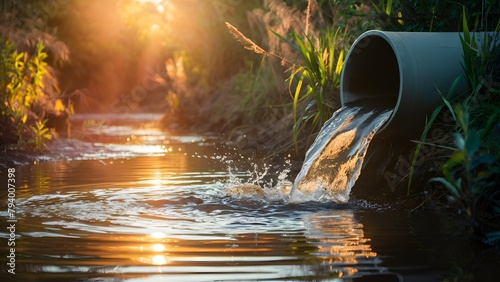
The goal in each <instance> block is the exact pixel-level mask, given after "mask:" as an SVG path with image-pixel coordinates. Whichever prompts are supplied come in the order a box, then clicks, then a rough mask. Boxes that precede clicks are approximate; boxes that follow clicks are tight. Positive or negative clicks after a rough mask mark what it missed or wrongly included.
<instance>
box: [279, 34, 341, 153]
mask: <svg viewBox="0 0 500 282" xmlns="http://www.w3.org/2000/svg"><path fill="white" fill-rule="evenodd" d="M339 30H340V29H337V30H336V31H333V30H332V29H330V28H327V29H326V30H323V31H322V33H321V34H320V36H319V38H318V43H314V42H313V40H312V39H311V38H310V37H309V36H307V35H306V34H304V36H303V38H302V37H301V36H300V35H299V34H297V33H295V32H292V34H291V40H290V39H287V38H285V37H283V36H281V35H279V34H277V33H275V32H273V33H274V34H275V35H276V36H278V37H279V38H280V39H281V40H283V41H284V42H286V43H288V44H289V45H290V46H292V47H293V48H294V49H295V50H297V51H298V52H299V54H301V56H302V60H301V64H300V65H298V66H294V67H293V69H292V73H291V75H290V78H289V87H290V89H291V94H292V98H293V122H294V126H293V136H294V140H295V145H296V150H298V147H297V141H298V136H299V134H300V133H301V131H302V130H304V129H306V128H307V129H308V130H310V131H309V134H311V133H314V132H317V131H319V129H320V128H321V126H323V124H324V123H325V121H327V120H328V119H329V118H330V117H331V115H332V113H333V112H334V111H335V110H336V109H338V108H339V107H340V104H339V99H338V95H335V93H336V92H337V91H336V90H337V88H338V86H339V85H340V72H341V70H342V65H343V59H344V50H342V49H341V48H338V47H337V44H336V42H337V36H338V33H339ZM339 49H340V50H339ZM300 104H304V105H306V106H305V107H301V106H299V105H300Z"/></svg>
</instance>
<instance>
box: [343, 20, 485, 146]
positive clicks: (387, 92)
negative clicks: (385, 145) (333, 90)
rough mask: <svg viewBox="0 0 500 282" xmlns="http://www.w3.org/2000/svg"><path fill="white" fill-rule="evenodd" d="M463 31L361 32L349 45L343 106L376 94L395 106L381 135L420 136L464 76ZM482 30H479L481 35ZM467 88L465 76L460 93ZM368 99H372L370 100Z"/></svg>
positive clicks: (481, 36)
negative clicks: (426, 122) (461, 36)
mask: <svg viewBox="0 0 500 282" xmlns="http://www.w3.org/2000/svg"><path fill="white" fill-rule="evenodd" d="M459 35H460V33H457V32H454V33H452V32H449V33H448V32H445V33H441V32H440V33H431V32H386V31H376V30H371V31H367V32H365V33H363V34H362V35H361V36H360V37H359V38H357V39H356V41H355V42H354V43H353V45H352V46H351V49H350V50H349V52H348V54H347V56H346V60H345V65H344V69H343V72H342V75H341V79H340V99H341V103H342V105H345V104H347V103H350V102H354V101H356V100H360V99H363V98H377V99H372V100H379V102H385V103H387V104H388V106H389V107H391V108H393V109H394V110H393V113H392V115H391V117H390V118H389V120H388V121H387V123H386V124H385V125H384V126H383V127H382V129H381V130H380V131H379V133H378V135H382V136H391V138H394V137H404V138H408V137H411V138H415V137H418V136H419V135H420V134H421V132H422V129H423V128H424V126H425V120H426V115H429V114H430V113H431V112H432V111H433V109H434V108H435V107H436V106H437V105H439V104H440V103H442V98H441V96H440V94H439V93H441V94H442V95H446V94H447V93H448V91H449V89H450V87H451V85H452V84H453V81H454V80H455V79H456V78H457V77H459V76H462V75H464V69H463V66H462V62H463V50H462V45H461V42H460V37H459ZM483 36H484V34H482V33H477V34H476V37H477V38H480V39H482V38H483ZM467 89H468V85H467V82H466V78H465V76H463V77H462V79H461V81H460V83H459V84H458V86H457V88H456V92H457V93H459V92H464V91H466V90H467ZM367 103H370V102H369V100H368V101H367Z"/></svg>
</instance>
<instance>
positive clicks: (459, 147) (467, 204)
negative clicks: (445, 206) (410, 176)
mask: <svg viewBox="0 0 500 282" xmlns="http://www.w3.org/2000/svg"><path fill="white" fill-rule="evenodd" d="M450 111H452V112H453V113H454V116H455V122H456V123H457V125H459V129H460V130H459V131H457V132H455V134H454V144H455V148H454V149H453V152H452V154H451V157H450V158H449V159H448V160H447V161H446V162H445V163H444V164H443V166H442V173H443V176H442V177H435V178H432V179H431V181H436V182H439V183H441V184H442V185H443V186H444V187H445V188H446V189H447V190H448V192H449V199H450V200H451V201H452V202H454V203H456V204H458V206H459V208H460V209H462V210H463V211H464V212H465V214H466V215H467V217H468V219H469V221H470V223H471V225H472V227H473V228H474V229H475V231H476V232H477V233H478V234H480V235H484V234H487V233H489V232H491V231H490V230H489V229H488V227H490V226H489V225H492V224H493V223H494V224H495V225H497V226H494V227H496V228H500V221H499V219H500V197H499V194H498V191H497V184H498V177H499V175H500V161H499V158H498V157H499V156H498V154H497V155H495V153H493V152H491V151H489V150H488V148H484V147H483V146H481V144H482V143H483V140H482V138H481V136H484V134H483V132H482V131H483V130H484V129H482V130H478V129H474V128H470V125H471V121H470V112H469V109H468V108H467V106H465V105H463V104H457V105H456V106H455V107H454V108H453V109H450ZM497 147H498V146H497ZM490 149H492V148H490ZM496 149H499V148H496ZM484 229H485V230H484Z"/></svg>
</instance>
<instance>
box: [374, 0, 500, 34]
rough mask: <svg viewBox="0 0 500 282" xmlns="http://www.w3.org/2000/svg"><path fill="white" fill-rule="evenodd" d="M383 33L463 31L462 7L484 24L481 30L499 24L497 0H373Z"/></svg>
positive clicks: (499, 10)
mask: <svg viewBox="0 0 500 282" xmlns="http://www.w3.org/2000/svg"><path fill="white" fill-rule="evenodd" d="M370 2H371V4H372V7H373V8H374V9H375V10H376V11H377V13H378V16H379V18H380V20H381V25H382V28H383V29H384V30H396V31H431V32H432V31H452V32H453V31H457V30H459V29H460V28H461V21H460V17H461V14H462V7H465V8H466V9H467V10H468V11H470V12H469V16H470V17H472V18H474V19H476V20H481V21H483V23H481V24H480V28H481V29H482V30H486V29H487V23H494V24H496V22H497V21H498V17H499V15H500V5H498V0H482V1H450V0H405V1H401V0H399V1H391V0H388V1H385V0H378V1H376V0H372V1H370Z"/></svg>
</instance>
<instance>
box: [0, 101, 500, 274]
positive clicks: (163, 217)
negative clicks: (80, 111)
mask: <svg viewBox="0 0 500 282" xmlns="http://www.w3.org/2000/svg"><path fill="white" fill-rule="evenodd" d="M341 113H342V114H341ZM341 113H337V114H336V117H334V118H332V119H331V120H330V121H329V122H328V124H327V125H326V126H325V128H326V129H324V130H323V131H322V133H321V134H320V137H319V138H318V141H317V142H316V143H315V145H314V146H313V147H312V148H311V150H309V152H308V159H307V161H306V164H305V165H304V168H305V169H303V171H302V172H301V174H300V175H299V177H298V178H297V181H295V186H296V187H295V188H294V189H295V190H294V193H296V194H294V193H292V196H293V197H295V199H298V200H297V201H289V191H290V186H291V180H292V179H290V176H289V175H288V173H289V171H290V163H289V162H288V160H286V159H284V160H283V164H282V165H279V166H276V165H269V164H266V163H264V162H259V161H258V160H259V156H256V155H254V154H245V153H243V152H238V150H236V149H234V148H231V147H230V146H226V145H224V144H220V143H218V142H217V138H216V137H215V136H213V135H210V134H204V135H199V134H192V133H189V132H173V131H165V130H162V129H159V128H158V127H156V126H155V124H154V123H151V122H150V121H151V120H152V119H156V118H158V117H154V116H144V115H131V116H128V117H123V116H119V115H95V116H94V115H87V116H80V117H76V118H78V119H79V120H77V121H80V124H81V125H80V128H79V130H78V128H75V130H74V132H73V133H74V135H75V136H77V135H78V136H79V139H80V140H64V139H60V140H57V141H56V142H55V143H52V144H51V145H50V147H49V151H48V153H46V154H45V155H41V156H36V157H34V156H32V157H24V158H23V159H22V161H19V162H16V161H15V159H9V158H11V156H9V155H2V159H3V161H2V163H3V165H4V166H6V167H5V168H2V170H1V173H0V181H1V183H7V178H8V177H7V169H8V168H10V169H15V176H14V178H15V184H16V190H15V195H14V197H15V209H14V210H10V211H9V210H8V203H9V201H8V197H10V196H8V195H7V190H6V189H2V191H1V192H2V193H1V194H0V210H1V212H0V217H1V218H2V220H0V241H1V254H0V255H1V259H0V260H1V265H0V281H2V282H3V281H22V282H29V281H50V282H54V281H104V282H107V281H110V282H111V281H112V282H115V281H144V282H149V281H357V280H359V281H442V280H443V279H445V278H447V277H448V278H451V280H453V278H456V277H457V275H458V280H460V278H463V277H465V276H466V275H468V276H467V277H469V276H470V275H473V277H474V278H475V279H476V281H481V280H482V281H488V279H493V278H496V277H498V273H495V269H496V268H493V267H491V264H492V263H493V264H495V263H498V260H494V259H491V258H488V259H485V256H484V255H483V254H482V253H481V251H480V250H481V248H480V246H478V245H476V244H474V243H471V242H470V241H468V240H467V239H464V238H463V237H460V236H457V235H456V234H455V233H454V232H453V230H456V228H457V225H453V223H452V222H449V221H446V220H442V218H443V217H440V216H435V213H434V212H433V211H432V210H426V209H420V210H418V211H414V212H410V211H406V210H398V209H395V208H393V207H392V205H391V204H390V203H384V202H383V201H382V202H377V201H368V200H365V199H359V198H356V197H353V196H352V195H350V199H349V201H347V202H346V200H347V197H349V194H350V193H349V189H346V188H345V187H347V186H348V185H349V186H350V185H351V184H352V182H353V181H355V178H356V177H355V176H356V175H357V174H358V173H359V168H360V166H361V165H362V164H361V161H362V159H363V156H364V154H365V153H364V152H365V150H366V147H367V146H368V143H369V142H370V138H371V136H372V135H373V133H374V132H375V131H376V129H377V128H378V127H380V125H381V124H382V123H383V120H384V119H385V117H386V116H387V115H388V114H389V113H388V112H387V111H384V110H381V111H380V112H373V111H371V110H366V109H362V108H352V109H343V110H342V111H341ZM358 119H360V121H359V122H356V120H358ZM83 120H91V121H92V122H86V123H83V122H82V121H83ZM344 120H349V122H348V123H347V124H346V123H345V122H343V121H344ZM341 121H342V122H341ZM331 127H337V129H336V130H333V129H332V131H331V132H330V128H331ZM363 128H366V129H363ZM354 129H356V133H354V132H353V130H354ZM362 129H363V130H362ZM334 131H335V133H334ZM361 132H363V133H362V134H363V136H361V135H359V134H361ZM328 134H335V136H334V137H332V138H333V139H338V140H340V139H341V140H343V142H340V143H341V144H346V145H349V147H348V149H346V150H342V151H346V153H345V156H346V158H348V159H349V163H350V164H349V168H347V167H346V168H342V170H340V173H338V175H340V176H342V177H341V178H340V180H335V179H338V178H337V177H335V179H332V178H329V177H326V175H325V174H324V171H323V172H322V168H321V165H322V164H323V163H326V164H325V165H326V166H327V168H328V170H329V171H330V169H331V170H332V171H333V170H334V167H338V166H339V164H338V158H339V157H340V158H343V157H342V156H344V155H342V154H340V155H339V154H337V153H335V152H336V150H334V149H333V148H332V146H334V145H333V144H334V143H333V142H332V141H329V140H330V139H331V138H330V137H329V136H327V135H328ZM337 142H338V141H335V144H337ZM335 146H337V145H335ZM341 146H342V148H344V147H343V146H344V145H341ZM346 148H347V147H346ZM325 153H326V154H327V155H326V156H328V157H327V158H326V157H325V158H323V157H322V156H325V155H324V154H325ZM332 153H334V154H332ZM5 160H8V161H5ZM316 176H318V177H316ZM344 176H350V179H351V180H349V177H348V178H345V177H344ZM318 181H319V182H318ZM308 183H312V187H313V188H312V189H310V188H308V187H311V186H310V185H309V184H308ZM241 184H257V185H259V186H262V187H263V193H260V194H259V193H257V194H245V193H228V191H232V190H231V189H233V188H234V187H237V186H238V185H241ZM2 187H4V186H3V184H2ZM304 187H305V188H304ZM309 189H310V190H309ZM318 191H320V192H318ZM299 192H300V193H299ZM308 193H312V194H311V195H307V194H308ZM318 195H319V196H318ZM293 197H292V198H293ZM300 197H302V198H300ZM314 197H318V198H314ZM332 199H333V200H335V199H336V200H338V202H334V201H332ZM11 212H13V214H14V216H15V218H16V222H15V230H14V231H12V228H11V229H8V227H9V226H10V224H12V223H10V222H7V220H6V219H8V218H10V216H11V214H12V213H11ZM458 228H459V227H458ZM12 242H13V243H14V245H12ZM12 254H13V255H14V257H13V258H12ZM9 256H10V257H9ZM496 259H497V258H496ZM12 262H13V263H14V264H7V263H12ZM12 267H14V270H15V274H12V273H11V272H9V271H10V270H12ZM456 269H459V270H460V271H455V270H456ZM457 273H458V274H457ZM460 273H462V274H460Z"/></svg>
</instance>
